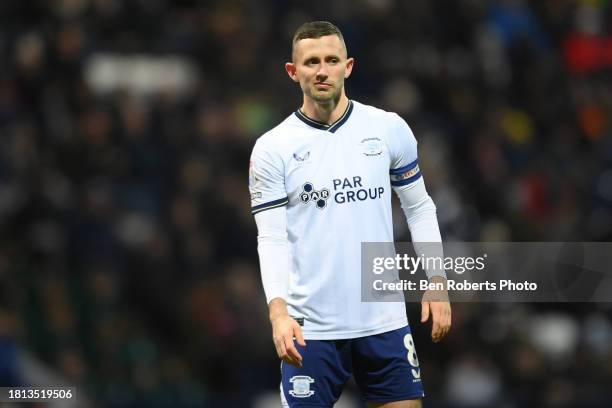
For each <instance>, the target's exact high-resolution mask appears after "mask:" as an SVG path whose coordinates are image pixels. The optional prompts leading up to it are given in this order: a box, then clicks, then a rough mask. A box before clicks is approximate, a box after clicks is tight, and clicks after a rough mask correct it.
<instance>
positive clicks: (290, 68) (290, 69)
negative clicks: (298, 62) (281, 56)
mask: <svg viewBox="0 0 612 408" xmlns="http://www.w3.org/2000/svg"><path fill="white" fill-rule="evenodd" d="M285 71H287V75H289V78H291V79H292V80H293V81H294V82H300V81H299V80H298V77H297V74H296V69H295V64H294V63H293V62H287V63H285Z"/></svg>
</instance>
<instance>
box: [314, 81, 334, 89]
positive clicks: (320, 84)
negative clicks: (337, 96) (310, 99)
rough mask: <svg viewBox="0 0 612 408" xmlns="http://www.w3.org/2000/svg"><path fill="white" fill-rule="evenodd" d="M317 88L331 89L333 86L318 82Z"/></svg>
mask: <svg viewBox="0 0 612 408" xmlns="http://www.w3.org/2000/svg"><path fill="white" fill-rule="evenodd" d="M315 86H316V87H322V88H330V87H331V84H327V83H325V82H317V83H315Z"/></svg>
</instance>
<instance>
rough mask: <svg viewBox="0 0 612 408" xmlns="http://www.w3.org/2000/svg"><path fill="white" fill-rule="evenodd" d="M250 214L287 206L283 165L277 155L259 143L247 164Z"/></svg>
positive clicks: (256, 144)
mask: <svg viewBox="0 0 612 408" xmlns="http://www.w3.org/2000/svg"><path fill="white" fill-rule="evenodd" d="M249 191H250V193H251V212H252V213H253V214H257V213H258V212H261V211H265V210H269V209H271V208H276V207H281V206H283V205H287V202H288V197H287V192H286V190H285V176H284V164H283V161H282V159H281V157H280V156H279V155H278V153H276V152H274V151H271V150H270V149H267V148H266V147H265V145H264V144H263V143H261V141H258V142H257V143H255V147H254V148H253V152H252V153H251V160H250V162H249Z"/></svg>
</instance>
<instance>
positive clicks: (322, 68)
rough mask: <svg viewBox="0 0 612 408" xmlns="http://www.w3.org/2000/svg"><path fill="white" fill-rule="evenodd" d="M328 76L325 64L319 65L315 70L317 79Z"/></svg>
mask: <svg viewBox="0 0 612 408" xmlns="http://www.w3.org/2000/svg"><path fill="white" fill-rule="evenodd" d="M328 76H329V74H328V72H327V65H325V64H321V65H319V69H318V71H317V79H319V78H322V79H325V78H327V77H328Z"/></svg>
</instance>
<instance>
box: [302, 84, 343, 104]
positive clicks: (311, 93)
mask: <svg viewBox="0 0 612 408" xmlns="http://www.w3.org/2000/svg"><path fill="white" fill-rule="evenodd" d="M334 90H335V92H332V93H329V94H321V93H318V92H316V89H315V90H312V89H308V92H306V95H307V96H308V97H309V98H310V99H312V100H313V101H315V102H316V103H318V104H320V105H330V104H333V105H337V104H338V102H339V101H340V95H341V94H342V87H340V88H336V87H334Z"/></svg>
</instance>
